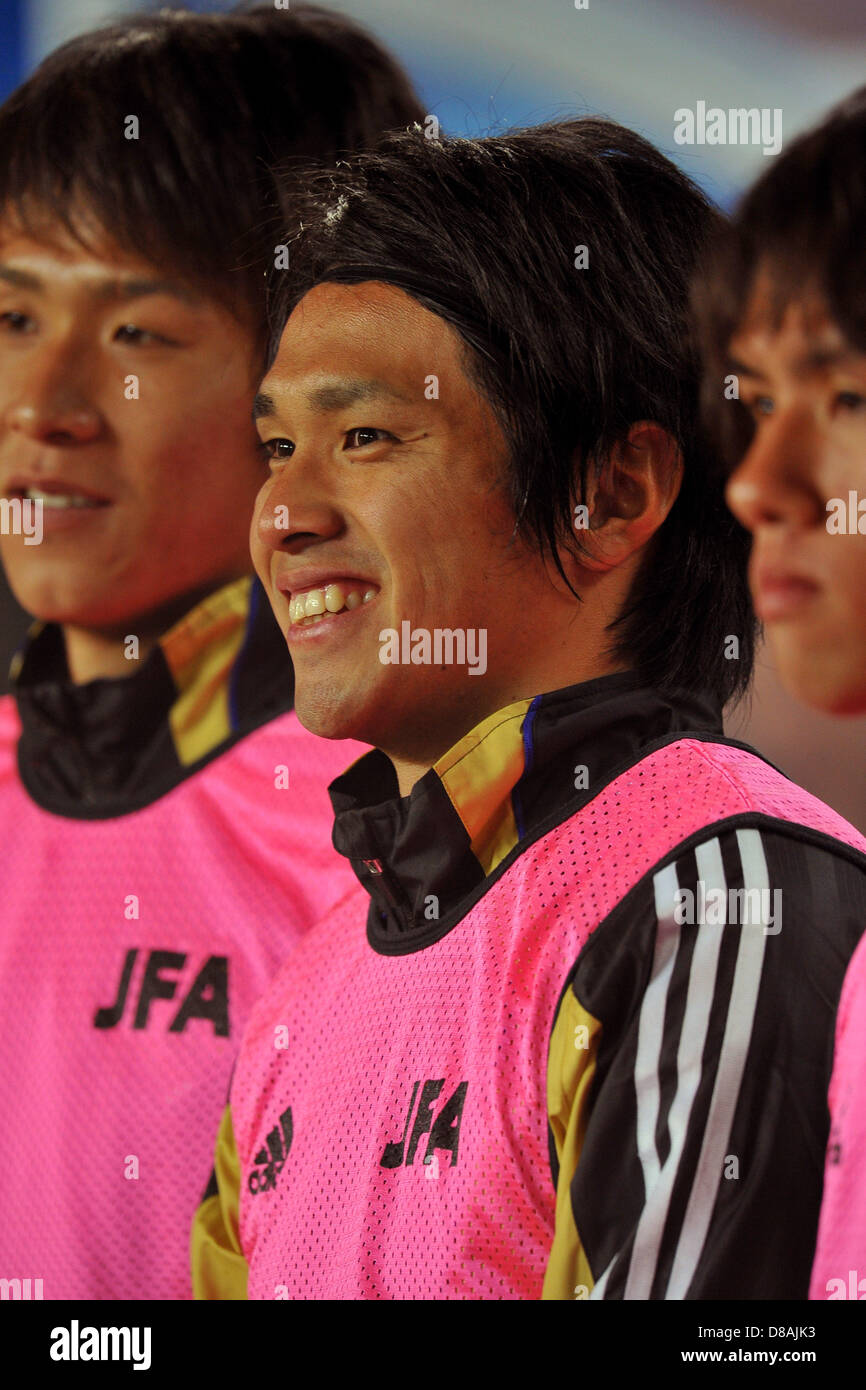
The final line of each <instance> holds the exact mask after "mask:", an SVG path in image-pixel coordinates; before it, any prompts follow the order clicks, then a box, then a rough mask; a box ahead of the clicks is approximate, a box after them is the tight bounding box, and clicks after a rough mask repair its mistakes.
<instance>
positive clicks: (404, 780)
mask: <svg viewBox="0 0 866 1390" xmlns="http://www.w3.org/2000/svg"><path fill="white" fill-rule="evenodd" d="M628 669H629V667H628V663H627V662H622V661H617V660H610V659H594V660H592V661H590V662H585V661H576V662H572V663H570V669H569V670H557V671H556V672H555V673H554V672H547V673H545V676H544V677H538V678H537V679H538V685H537V688H535V687H534V685H533V682H532V681H531V679H530V682H529V685H530V686H532V687H533V688H531V690H529V693H528V694H527V693H526V690H527V687H526V686H525V685H524V684H523V683H520V684H519V687H518V686H516V688H519V689H520V690H521V691H522V692H523V693H519V694H512V695H510V696H505V695H502V696H501V697H500V698H499V699H498V700H497V701H496V702H494V704H493V706H492V708H490V709H488V710H487V711H486V712H485V713H483V714H481V715H480V717H478V718H475V719H473V721H472V723H471V724H470V725H469V727H466V726H465V725H461V726H460V727H455V728H453V729H452V730H451V733H450V734H448V735H447V736H445V737H440V740H439V742H440V743H441V744H442V746H441V747H439V748H438V749H437V751H436V752H435V753H434V752H432V750H431V751H428V752H427V754H426V755H425V756H420V757H419V756H418V754H417V753H410V752H409V751H408V750H403V751H402V752H396V751H391V750H389V749H384V748H383V749H382V752H384V753H387V756H388V757H389V758H390V759H391V762H392V763H393V765H394V771H395V772H396V774H397V785H398V786H399V788H400V795H401V796H408V795H409V793H410V792H411V791H412V788H413V787H414V786H415V783H416V782H419V781H420V780H421V778H422V777H423V776H425V774H426V773H428V772H429V771H430V769H431V768H433V767H435V766H436V764H437V763H438V762H439V761H440V759H442V758H444V756H445V754H446V753H447V752H448V751H449V749H451V748H453V747H454V746H455V744H457V743H459V742H460V740H461V738H465V736H466V735H467V734H468V733H470V732H471V730H472V729H475V728H477V727H478V725H479V724H482V723H483V722H484V720H485V719H487V718H489V716H490V715H491V714H496V713H497V711H499V710H502V709H505V708H506V707H507V706H508V705H512V704H515V703H517V701H519V700H522V699H527V698H529V699H534V697H535V696H536V695H544V694H547V693H548V691H551V690H561V689H565V688H566V687H567V686H570V685H579V684H581V683H582V682H584V681H590V680H596V679H598V677H600V676H611V675H615V674H616V673H617V672H619V671H626V670H628Z"/></svg>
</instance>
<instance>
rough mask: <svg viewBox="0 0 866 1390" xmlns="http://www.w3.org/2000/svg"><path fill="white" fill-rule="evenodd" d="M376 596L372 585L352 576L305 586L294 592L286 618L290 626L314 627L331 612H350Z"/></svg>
mask: <svg viewBox="0 0 866 1390" xmlns="http://www.w3.org/2000/svg"><path fill="white" fill-rule="evenodd" d="M375 596H376V589H375V588H372V587H371V586H370V585H369V584H356V583H353V582H352V581H351V580H344V581H343V582H342V583H333V584H326V585H324V586H323V587H322V588H319V589H307V590H305V591H304V593H302V594H293V595H292V597H291V599H290V600H289V621H290V623H291V625H292V627H313V626H314V625H315V624H316V623H319V622H321V621H322V619H323V618H327V617H329V616H331V614H334V613H342V612H343V611H344V610H346V611H348V612H350V613H351V612H352V610H353V609H355V608H360V607H361V606H362V604H365V603H370V601H371V600H372V599H374V598H375Z"/></svg>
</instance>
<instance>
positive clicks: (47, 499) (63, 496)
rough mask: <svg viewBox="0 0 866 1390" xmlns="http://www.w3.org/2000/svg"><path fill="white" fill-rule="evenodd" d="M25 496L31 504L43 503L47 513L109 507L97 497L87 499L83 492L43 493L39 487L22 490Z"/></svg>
mask: <svg viewBox="0 0 866 1390" xmlns="http://www.w3.org/2000/svg"><path fill="white" fill-rule="evenodd" d="M22 492H23V496H24V497H25V498H26V499H27V500H28V501H30V502H41V503H42V505H43V507H44V508H45V510H46V511H51V512H62V511H68V510H70V509H72V508H96V507H107V506H108V503H107V502H101V501H99V499H98V498H96V497H85V496H84V494H83V493H81V492H43V491H42V490H41V489H40V488H38V487H27V488H24V489H22Z"/></svg>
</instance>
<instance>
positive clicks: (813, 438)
mask: <svg viewBox="0 0 866 1390" xmlns="http://www.w3.org/2000/svg"><path fill="white" fill-rule="evenodd" d="M864 158H866V88H863V89H861V90H860V91H859V92H856V93H855V94H854V95H853V96H852V97H850V98H849V100H848V101H846V102H845V103H844V104H843V105H842V106H840V107H839V108H837V109H836V110H834V111H832V112H831V113H830V115H829V116H827V118H826V119H825V120H824V121H823V122H822V123H821V124H820V125H819V126H818V127H817V128H816V129H814V130H811V131H808V132H807V133H806V134H805V135H803V136H802V137H801V138H800V139H799V140H796V141H795V142H794V143H793V144H792V145H791V146H790V148H789V149H788V150H787V151H786V152H785V154H784V155H783V156H782V157H781V158H780V160H779V161H778V163H777V164H775V165H774V167H773V169H772V170H771V171H769V172H768V174H767V175H766V176H765V177H764V178H763V179H761V180H760V181H759V182H758V183H757V184H756V185H755V187H754V188H753V189H752V190H751V191H750V193H749V194H748V195H747V196H746V198H745V199H744V201H743V204H742V207H741V208H740V209H739V210H738V213H737V217H736V219H735V221H734V223H733V225H732V227H731V228H730V230H729V232H728V233H727V234H726V236H725V237H724V239H723V241H722V242H721V244H720V245H719V246H718V247H717V248H716V249H715V251H714V255H713V259H712V264H711V265H709V266H708V267H707V268H706V272H705V274H704V275H703V276H701V278H700V279H699V280H698V281H697V283H696V296H697V300H698V307H699V309H700V319H701V326H702V329H703V339H704V349H705V356H706V359H707V369H706V378H705V387H706V396H707V404H708V407H709V409H710V413H711V416H712V418H713V420H714V422H715V423H716V425H717V427H718V428H719V429H720V430H721V431H723V434H724V437H725V439H726V444H727V452H728V464H729V466H730V470H731V471H730V479H729V482H728V489H727V497H728V501H729V503H730V506H731V508H732V510H733V511H734V513H735V515H736V516H737V517H739V519H740V520H741V521H742V523H743V525H744V526H746V527H748V529H749V531H750V532H751V533H752V536H753V538H754V540H753V546H752V558H751V569H750V577H751V583H752V589H753V592H754V595H755V605H756V607H757V610H758V613H759V615H760V617H762V618H763V620H764V622H765V624H766V629H767V638H768V641H769V643H770V646H771V648H772V651H773V655H774V657H775V658H776V662H777V664H778V667H779V671H780V674H781V676H782V679H783V680H784V682H785V684H786V685H787V687H788V688H789V689H790V690H791V691H792V692H793V694H795V695H797V696H799V698H800V699H802V700H803V701H805V702H806V703H807V704H808V705H811V706H812V707H813V708H815V709H818V710H822V711H823V712H825V713H827V714H840V715H858V714H859V715H863V714H866V300H864V292H866V284H864V265H863V254H862V244H863V235H864V232H866V193H864V186H863V163H864ZM723 374H727V375H728V377H729V378H730V376H731V375H735V376H736V378H737V379H738V383H739V395H738V398H737V399H735V400H732V401H722V400H720V396H719V392H718V389H717V386H718V381H719V380H720V379H721V376H722V375H723ZM854 771H855V775H857V774H858V773H859V775H860V776H861V777H862V773H863V769H862V766H861V767H860V768H859V769H858V768H856V767H855V769H854ZM864 926H866V914H863V915H862V917H861V930H862V929H863V927H864ZM864 1056H866V938H863V940H861V944H860V946H859V947H858V949H857V951H856V952H855V955H854V957H853V960H852V962H851V966H850V969H849V971H848V974H847V976H846V980H845V986H844V990H843V994H842V997H841V1001H840V1005H839V1016H838V1023H837V1032H836V1046H835V1057H834V1064H833V1077H832V1082H831V1086H830V1092H829V1096H830V1110H831V1115H832V1128H831V1133H830V1141H829V1144H828V1148H827V1164H826V1172H825V1184H824V1198H823V1205H822V1211H821V1222H820V1228H819V1238H818V1248H817V1253H816V1258H815V1267H814V1271H813V1276H812V1284H811V1297H812V1298H816V1299H827V1298H829V1299H840V1298H841V1299H849V1298H854V1299H861V1300H862V1299H863V1298H866V1087H864V1085H863V1062H864Z"/></svg>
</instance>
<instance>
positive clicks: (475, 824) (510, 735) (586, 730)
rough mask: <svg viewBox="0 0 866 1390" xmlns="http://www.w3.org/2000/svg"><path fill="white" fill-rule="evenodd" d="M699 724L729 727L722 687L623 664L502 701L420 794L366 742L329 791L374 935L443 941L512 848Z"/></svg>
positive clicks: (412, 944)
mask: <svg viewBox="0 0 866 1390" xmlns="http://www.w3.org/2000/svg"><path fill="white" fill-rule="evenodd" d="M688 734H696V735H697V736H699V737H700V736H704V737H707V736H710V737H715V738H721V737H723V732H722V717H721V710H720V708H719V707H718V705H717V703H716V702H715V701H714V700H713V699H712V697H710V696H705V697H701V696H697V695H694V694H691V693H688V692H675V693H666V694H663V693H662V692H660V691H658V690H654V689H650V688H647V687H645V686H643V685H642V684H641V682H640V681H639V679H638V677H637V676H636V675H635V674H634V673H632V672H619V673H617V674H615V675H611V676H602V677H599V678H597V679H596V680H592V681H586V682H582V683H581V684H579V685H572V686H567V687H566V688H564V689H562V690H554V691H550V692H547V693H546V694H543V695H537V696H535V698H534V699H526V700H520V701H518V702H516V703H515V704H512V705H508V706H507V707H506V708H505V709H501V710H498V711H497V712H496V713H495V714H492V715H490V716H489V717H488V718H487V719H485V720H483V721H482V722H481V723H480V724H478V725H477V727H476V728H474V729H472V730H471V732H470V733H468V734H466V736H465V737H464V738H462V739H461V740H460V741H459V743H457V744H455V746H454V747H453V748H451V749H449V751H448V752H447V753H446V754H445V755H444V757H442V758H440V759H439V761H438V762H437V763H436V764H435V766H434V767H433V768H431V769H430V771H429V772H427V773H426V774H425V775H424V776H423V777H422V778H420V780H419V781H418V782H417V783H416V784H415V786H414V787H413V788H412V791H411V792H410V794H409V795H408V796H403V797H401V796H400V794H399V787H398V785H397V776H396V772H395V770H394V767H393V764H392V763H391V760H390V759H389V758H388V757H387V756H386V755H385V754H384V753H382V752H381V751H380V750H378V749H374V750H373V751H372V752H370V753H367V754H365V755H364V756H363V757H362V758H361V759H359V761H358V762H356V763H354V764H353V765H352V767H350V768H349V769H348V771H347V772H345V773H344V774H343V775H342V776H341V777H338V778H337V779H336V781H334V782H332V783H331V785H330V787H329V792H330V796H331V802H332V805H333V808H334V812H335V815H336V820H335V825H334V845H335V847H336V849H337V850H339V852H340V853H341V854H343V855H344V856H345V857H346V858H347V859H348V860H349V861H350V863H351V865H352V867H353V869H354V871H355V874H356V875H357V877H358V879H359V881H360V883H361V884H362V885H363V887H364V888H365V889H366V890H367V892H368V893H369V895H370V899H371V902H370V909H369V914H368V921H367V931H368V937H369V940H370V943H371V945H373V946H374V947H375V948H376V949H377V950H380V951H382V952H383V953H385V954H397V953H400V954H402V953H403V952H405V951H409V950H415V949H418V948H419V947H420V946H423V945H426V944H429V943H430V942H431V941H433V940H438V939H439V937H441V936H443V935H444V934H445V932H446V931H447V930H449V929H450V927H451V926H453V925H454V924H455V923H456V922H458V921H459V920H460V918H461V917H462V916H463V915H464V914H465V911H466V910H468V907H469V906H470V905H471V902H473V901H475V900H476V899H477V898H478V897H479V896H481V893H482V892H483V891H484V886H485V882H486V880H487V879H488V878H489V876H490V875H491V874H492V873H493V872H494V871H495V870H496V869H497V868H499V866H500V865H503V864H504V863H505V861H506V860H509V862H510V858H513V857H515V855H516V854H517V853H520V851H521V850H522V849H524V848H526V846H527V844H529V843H530V842H531V841H532V840H533V839H535V838H538V836H539V835H540V834H542V833H545V832H546V831H547V830H548V829H550V828H552V827H553V826H554V825H555V824H557V823H559V822H561V821H563V820H566V819H567V818H568V817H569V816H571V815H573V814H574V812H575V811H577V810H578V809H580V807H581V806H582V805H585V804H586V803H587V802H588V801H590V800H591V799H592V798H593V797H594V796H596V795H597V794H598V792H599V791H600V790H601V788H602V787H603V786H604V785H605V784H606V783H607V782H608V781H610V780H611V779H612V778H613V777H614V776H616V775H617V774H618V773H619V772H620V771H622V770H624V769H625V768H626V767H629V766H631V765H632V764H633V763H635V762H637V761H639V759H640V758H641V757H643V756H645V755H646V753H647V752H648V751H649V749H650V748H651V746H654V745H657V744H661V743H664V742H667V741H670V740H671V739H674V738H678V737H684V736H687V735H688ZM509 857H510V858H509Z"/></svg>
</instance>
